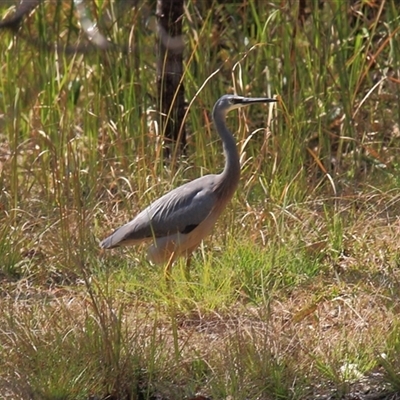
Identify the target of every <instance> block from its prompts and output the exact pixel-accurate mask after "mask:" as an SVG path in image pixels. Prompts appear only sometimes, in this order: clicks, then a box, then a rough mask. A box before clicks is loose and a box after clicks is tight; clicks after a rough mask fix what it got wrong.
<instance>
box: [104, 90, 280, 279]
mask: <svg viewBox="0 0 400 400" xmlns="http://www.w3.org/2000/svg"><path fill="white" fill-rule="evenodd" d="M275 101H277V100H276V99H270V98H246V97H242V96H235V95H225V96H222V97H221V98H220V99H219V100H217V102H216V103H215V105H214V109H213V113H212V116H213V120H214V124H215V127H216V129H217V131H218V133H219V135H220V137H221V139H222V143H223V147H224V152H225V167H224V170H223V171H222V172H221V173H220V174H218V175H206V176H202V177H201V178H197V179H195V180H194V181H191V182H188V183H186V184H184V185H182V186H180V187H178V188H176V189H174V190H172V191H170V192H169V193H167V194H165V195H164V196H162V197H161V198H159V199H158V200H156V201H154V202H153V203H152V204H150V205H149V206H148V207H147V208H145V209H144V210H143V211H142V212H141V213H139V214H138V215H137V216H136V217H135V218H134V219H133V220H132V221H130V222H128V223H127V224H125V225H123V226H122V227H120V228H118V229H117V230H116V231H115V232H114V233H113V234H112V235H111V236H109V237H108V238H106V239H104V240H103V241H102V242H101V243H100V246H101V247H102V248H103V249H111V248H114V247H119V246H126V245H135V244H139V243H142V242H144V241H152V242H153V243H152V244H151V245H150V247H149V249H148V252H147V258H148V260H149V261H151V262H154V263H167V265H166V268H165V274H166V277H169V276H170V272H171V267H172V263H173V262H174V261H175V260H176V258H177V257H179V256H186V257H187V259H188V265H189V261H190V255H191V253H192V252H193V251H194V250H195V249H196V248H197V246H199V244H200V243H201V241H202V239H203V238H204V237H205V236H207V235H208V234H209V233H210V232H211V230H212V228H213V226H214V224H215V221H216V220H217V219H218V217H219V216H220V214H221V213H222V211H223V210H224V208H225V207H226V205H227V203H228V202H229V201H230V199H231V198H232V196H233V194H234V193H235V190H236V188H237V186H238V183H239V178H240V162H239V154H238V151H237V149H236V143H235V139H234V138H233V136H232V134H231V132H230V131H229V130H228V129H227V127H226V124H225V118H226V114H227V113H228V112H229V111H231V110H234V109H236V108H240V107H244V106H248V105H250V104H254V103H271V102H275Z"/></svg>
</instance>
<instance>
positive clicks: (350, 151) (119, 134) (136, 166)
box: [0, 0, 400, 399]
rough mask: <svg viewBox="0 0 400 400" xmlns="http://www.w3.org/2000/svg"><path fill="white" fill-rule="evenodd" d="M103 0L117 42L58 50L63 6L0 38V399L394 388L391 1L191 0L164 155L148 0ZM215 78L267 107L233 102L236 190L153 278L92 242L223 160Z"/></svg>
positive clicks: (67, 34)
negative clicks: (177, 151) (178, 115)
mask: <svg viewBox="0 0 400 400" xmlns="http://www.w3.org/2000/svg"><path fill="white" fill-rule="evenodd" d="M120 3H121V2H120ZM120 3H117V2H115V3H114V2H108V1H104V2H96V4H93V7H92V8H91V11H92V16H93V18H97V19H98V20H99V27H100V29H102V31H103V32H105V33H106V34H107V35H108V36H109V37H110V39H111V40H112V41H114V42H115V43H116V44H118V45H120V46H125V45H127V44H128V43H129V44H130V46H131V48H132V53H129V54H127V53H122V52H121V53H119V52H112V53H101V52H89V53H87V54H65V53H64V52H62V51H58V50H59V49H61V48H62V44H63V43H64V44H65V43H67V41H68V43H70V44H71V43H77V42H79V41H81V40H83V38H82V36H81V33H80V29H79V26H78V25H77V21H76V17H75V15H74V13H73V9H72V2H42V3H41V5H40V7H38V9H37V10H35V12H33V13H32V15H30V16H29V18H27V20H26V21H24V23H23V24H22V26H21V32H20V34H18V35H14V34H12V33H7V32H2V33H1V36H0V42H1V44H2V48H3V49H5V51H2V52H0V65H1V67H0V68H1V70H0V71H1V73H0V185H1V187H0V189H1V191H0V212H1V213H0V221H1V225H0V226H1V228H0V268H1V269H0V278H1V282H2V283H1V300H0V302H1V309H2V313H0V356H1V357H0V359H1V361H0V388H1V389H2V394H3V395H4V396H5V398H21V399H27V398H41V399H56V398H57V399H70V398H74V399H87V398H112V399H120V398H132V399H133V398H147V399H151V398H174V399H175V398H176V399H178V398H193V397H194V396H195V394H196V393H197V394H202V395H204V396H210V397H212V398H215V399H219V398H228V397H229V396H230V397H231V398H234V399H249V398H250V399H260V398H262V399H264V398H265V399H268V398H282V399H283V398H293V399H297V398H299V399H300V398H310V396H311V397H312V396H317V395H321V394H329V393H330V394H331V395H336V396H337V397H340V396H342V395H344V394H346V393H348V392H351V391H352V390H353V388H354V387H355V389H356V390H363V389H362V388H361V389H360V385H361V387H362V384H361V383H362V382H365V381H367V382H368V384H369V385H370V387H371V388H372V389H371V390H375V391H380V390H398V387H399V382H398V374H399V364H398V361H397V360H398V350H399V349H398V347H399V346H398V344H397V339H396V337H397V336H398V322H399V321H398V315H397V312H396V310H397V309H398V305H399V304H398V303H399V293H398V288H397V283H398V280H399V274H398V268H397V266H398V256H397V253H398V245H397V236H398V221H397V215H398V209H399V207H398V198H399V197H398V183H399V180H398V171H399V165H400V162H399V156H398V154H397V153H398V146H399V143H398V141H399V135H398V129H399V127H398V121H399V96H398V94H399V93H398V83H399V67H400V65H399V62H400V56H399V54H400V51H399V50H400V49H399V44H398V32H397V25H398V18H399V15H398V10H397V8H396V4H395V2H394V1H383V2H381V7H380V8H379V9H378V10H375V11H374V12H372V11H371V10H370V11H368V10H367V9H365V10H361V11H360V13H359V14H351V13H350V12H349V9H348V7H347V4H346V3H345V2H340V1H329V2H325V3H324V5H323V6H322V8H321V9H319V8H318V6H317V5H316V4H314V2H313V3H312V4H311V3H310V5H309V11H310V13H309V15H308V16H307V18H304V19H300V18H299V9H298V7H299V5H298V4H297V3H296V2H294V3H293V4H289V3H288V4H284V3H281V2H279V3H278V2H265V1H261V0H260V1H257V0H254V1H248V2H233V3H229V4H219V3H218V2H216V1H213V2H210V3H211V5H210V7H206V6H205V3H206V2H204V4H203V2H192V1H188V2H187V4H186V10H185V16H184V24H185V40H186V43H187V47H186V57H185V59H186V64H185V69H184V71H185V72H184V80H185V89H186V97H187V100H188V104H190V109H189V111H188V118H187V121H186V123H187V126H188V132H189V137H188V143H189V149H188V156H187V158H185V159H181V160H177V161H176V163H175V164H173V163H169V162H164V160H163V159H162V157H161V155H162V146H161V140H160V137H159V136H158V135H157V134H158V133H159V132H158V127H157V123H156V121H157V118H156V113H157V111H156V109H155V104H156V101H155V98H156V92H155V90H156V85H155V56H154V51H153V50H154V32H152V31H151V30H150V28H149V27H150V26H151V24H150V23H149V22H150V21H149V19H151V16H150V12H149V10H150V9H149V8H148V7H149V5H148V4H147V2H139V3H138V5H137V7H136V8H133V9H132V10H130V9H127V8H125V9H121V8H119V7H122V6H121V5H120ZM1 12H2V13H3V14H4V15H5V14H6V13H8V12H9V10H7V9H5V7H3V8H2V10H1ZM131 27H132V30H131ZM40 43H46V44H47V45H48V44H51V46H53V44H54V43H58V45H57V46H54V49H53V50H52V51H48V50H46V49H45V48H44V47H45V46H40V45H39V44H40ZM232 92H236V93H239V94H243V95H248V96H264V95H267V96H274V95H278V96H279V104H278V106H277V107H266V106H254V107H251V108H247V109H246V110H244V111H240V112H238V113H236V114H235V113H231V114H229V116H228V125H229V126H230V128H231V129H232V131H233V132H235V136H236V138H237V143H238V149H239V150H240V154H241V162H242V179H241V183H240V187H239V189H238V191H237V194H236V196H235V198H234V200H233V201H232V203H231V204H230V205H229V206H228V208H227V211H226V212H225V213H224V214H223V216H222V217H221V219H220V220H219V221H218V224H217V226H216V228H215V230H214V233H213V234H212V236H211V237H210V238H208V239H207V240H205V242H204V243H203V244H202V246H201V247H200V249H199V250H198V251H197V252H196V253H195V255H194V259H193V262H192V269H191V276H190V278H189V279H188V278H187V276H186V275H185V265H184V261H183V260H181V261H178V262H177V263H176V265H175V267H174V270H173V284H172V290H169V289H168V287H167V286H166V285H165V283H164V281H163V271H162V268H160V267H155V266H152V265H150V264H149V263H148V262H147V261H146V260H145V249H144V248H143V247H141V246H138V247H134V248H129V249H123V250H116V251H113V252H109V253H104V252H101V251H100V250H99V248H98V240H99V239H100V238H103V237H104V236H105V235H107V234H108V233H109V232H110V231H111V230H112V229H114V228H116V227H117V226H119V225H120V224H122V223H124V222H126V221H127V220H129V219H130V218H131V217H132V216H133V215H135V213H136V212H138V211H139V210H140V209H141V208H143V207H144V206H145V205H147V204H148V203H149V202H150V201H152V200H154V199H155V198H157V197H159V196H160V195H161V194H163V193H165V192H166V191H167V190H169V189H171V188H173V187H176V186H178V185H179V184H181V183H183V182H185V181H187V180H190V179H193V178H195V177H198V176H201V175H204V174H207V173H210V172H216V171H217V172H218V171H220V170H221V169H222V167H223V158H222V156H221V152H222V147H221V143H220V141H219V139H218V136H217V135H216V133H215V131H214V129H213V127H212V121H211V118H210V110H211V108H212V106H213V104H214V102H215V100H216V99H217V98H218V97H219V96H221V95H222V94H224V93H232ZM194 96H196V99H195V101H193V102H190V100H191V99H192V98H193V97H194ZM396 335H397V336H396ZM316 382H318V384H316ZM357 385H358V386H357ZM107 396H108V397H107Z"/></svg>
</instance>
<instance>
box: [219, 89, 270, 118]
mask: <svg viewBox="0 0 400 400" xmlns="http://www.w3.org/2000/svg"><path fill="white" fill-rule="evenodd" d="M276 101H277V100H276V99H271V98H268V97H243V96H236V95H234V94H226V95H224V96H222V97H221V98H219V99H218V100H217V102H216V103H215V105H214V113H213V114H214V115H217V114H222V115H226V113H228V112H229V111H232V110H235V109H236V108H241V107H245V106H249V105H250V104H254V103H273V102H276Z"/></svg>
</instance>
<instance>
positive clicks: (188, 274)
mask: <svg viewBox="0 0 400 400" xmlns="http://www.w3.org/2000/svg"><path fill="white" fill-rule="evenodd" d="M191 261H192V255H191V254H189V255H188V256H187V259H186V268H185V279H186V280H187V281H190V264H191Z"/></svg>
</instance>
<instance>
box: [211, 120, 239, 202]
mask: <svg viewBox="0 0 400 400" xmlns="http://www.w3.org/2000/svg"><path fill="white" fill-rule="evenodd" d="M213 117H214V124H215V127H216V129H217V132H218V133H219V136H220V137H221V139H222V144H223V146H224V153H225V168H224V170H223V171H222V173H221V175H220V176H221V185H220V189H221V191H222V192H223V193H224V194H226V195H227V196H229V195H230V196H232V195H233V193H234V192H235V190H236V187H237V185H238V183H239V178H240V161H239V153H238V151H237V148H236V141H235V139H234V137H233V136H232V134H231V132H230V131H229V130H228V128H227V127H226V123H225V115H213ZM228 193H229V194H228Z"/></svg>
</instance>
